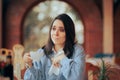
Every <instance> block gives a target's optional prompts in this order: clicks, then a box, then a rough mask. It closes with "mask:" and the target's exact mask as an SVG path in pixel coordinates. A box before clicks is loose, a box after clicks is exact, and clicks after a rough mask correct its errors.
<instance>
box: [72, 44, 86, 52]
mask: <svg viewBox="0 0 120 80" xmlns="http://www.w3.org/2000/svg"><path fill="white" fill-rule="evenodd" d="M74 50H75V51H80V52H81V51H84V49H83V46H82V45H81V44H79V43H76V44H74Z"/></svg>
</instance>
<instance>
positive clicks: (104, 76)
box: [92, 58, 114, 80]
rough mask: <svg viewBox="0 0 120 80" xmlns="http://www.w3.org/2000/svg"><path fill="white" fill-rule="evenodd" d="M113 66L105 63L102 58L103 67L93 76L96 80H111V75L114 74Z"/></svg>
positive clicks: (94, 72)
mask: <svg viewBox="0 0 120 80" xmlns="http://www.w3.org/2000/svg"><path fill="white" fill-rule="evenodd" d="M110 68H111V65H110V64H108V63H105V61H104V60H103V59H102V58H101V65H100V66H99V69H98V70H95V71H93V73H92V74H93V76H95V77H96V78H97V79H96V80H110V79H109V75H110V74H111V73H114V72H113V71H112V70H111V69H110Z"/></svg>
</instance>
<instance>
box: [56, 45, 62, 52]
mask: <svg viewBox="0 0 120 80" xmlns="http://www.w3.org/2000/svg"><path fill="white" fill-rule="evenodd" d="M63 47H64V45H55V46H54V49H55V51H56V52H58V50H60V49H62V48H63Z"/></svg>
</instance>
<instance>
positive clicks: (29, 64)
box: [23, 53, 32, 68]
mask: <svg viewBox="0 0 120 80" xmlns="http://www.w3.org/2000/svg"><path fill="white" fill-rule="evenodd" d="M23 60H24V62H25V65H26V67H27V68H28V67H29V68H30V67H32V59H31V57H30V53H25V54H24V56H23Z"/></svg>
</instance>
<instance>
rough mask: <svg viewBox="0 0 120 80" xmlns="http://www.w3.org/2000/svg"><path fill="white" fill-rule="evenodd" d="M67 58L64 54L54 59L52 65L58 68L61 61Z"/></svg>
mask: <svg viewBox="0 0 120 80" xmlns="http://www.w3.org/2000/svg"><path fill="white" fill-rule="evenodd" d="M65 57H66V55H65V54H64V53H63V54H60V55H59V56H56V57H54V58H52V64H53V65H54V66H56V67H60V61H61V60H62V59H63V58H65Z"/></svg>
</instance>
